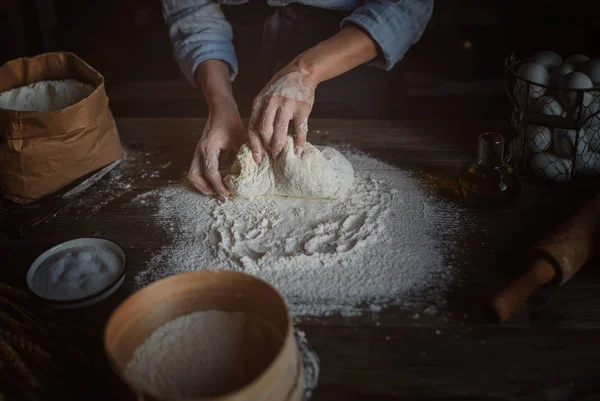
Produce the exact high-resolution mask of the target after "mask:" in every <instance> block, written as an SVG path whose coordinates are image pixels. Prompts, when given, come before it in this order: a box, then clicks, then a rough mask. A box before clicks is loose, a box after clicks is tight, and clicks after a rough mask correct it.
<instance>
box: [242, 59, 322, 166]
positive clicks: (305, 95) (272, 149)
mask: <svg viewBox="0 0 600 401" xmlns="http://www.w3.org/2000/svg"><path fill="white" fill-rule="evenodd" d="M315 87H316V83H315V82H313V80H312V79H311V78H310V74H309V73H308V72H306V71H304V70H302V69H301V68H299V67H294V66H288V67H286V68H284V69H283V70H281V71H280V72H279V73H278V74H276V75H275V76H274V77H273V79H271V81H270V82H269V83H268V84H267V86H265V88H264V89H263V90H262V91H261V92H260V93H259V95H258V96H257V97H256V99H254V102H253V103H252V115H251V117H250V122H249V125H248V139H249V142H250V149H251V150H252V155H253V158H254V161H255V162H256V163H260V161H261V160H262V158H263V157H264V154H265V151H266V152H269V153H270V154H271V155H272V156H273V157H274V158H277V157H279V155H280V154H281V151H282V150H283V149H284V147H285V144H286V139H287V134H288V126H289V123H290V121H294V128H295V133H294V154H296V156H300V155H301V154H302V147H303V146H304V142H306V134H307V132H308V116H309V115H310V112H311V110H312V105H313V101H314V97H315Z"/></svg>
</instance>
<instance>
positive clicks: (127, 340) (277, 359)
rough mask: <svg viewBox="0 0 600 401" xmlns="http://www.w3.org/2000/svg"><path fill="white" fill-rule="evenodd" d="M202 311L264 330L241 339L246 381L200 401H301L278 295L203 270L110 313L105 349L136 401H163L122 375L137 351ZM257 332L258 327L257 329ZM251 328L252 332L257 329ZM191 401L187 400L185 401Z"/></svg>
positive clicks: (256, 282)
mask: <svg viewBox="0 0 600 401" xmlns="http://www.w3.org/2000/svg"><path fill="white" fill-rule="evenodd" d="M201 310H223V311H229V312H244V313H247V314H248V316H254V317H256V318H257V319H259V320H260V321H262V322H266V323H267V324H268V327H269V329H267V330H265V326H260V329H253V330H249V331H248V332H247V333H245V334H244V336H245V337H244V340H243V341H244V342H245V343H246V344H247V347H246V348H247V350H248V352H246V354H245V356H244V357H243V360H241V361H240V363H241V364H242V366H243V367H244V369H245V371H246V372H247V377H248V381H247V383H246V384H245V385H244V386H243V387H241V388H235V389H232V391H231V392H229V393H227V394H223V395H219V396H214V397H202V398H195V399H197V400H204V401H300V400H301V399H302V395H303V390H304V388H303V387H304V380H303V371H302V357H301V356H300V353H299V350H298V345H297V344H296V340H295V337H294V330H293V326H292V321H291V318H290V316H289V313H288V310H287V306H286V304H285V301H284V299H283V298H282V297H281V295H280V294H279V293H278V292H277V291H276V290H275V289H274V288H273V287H271V286H270V285H269V284H267V283H266V282H264V281H262V280H260V279H257V278H255V277H252V276H249V275H247V274H244V273H239V272H235V271H230V270H203V271H197V272H191V273H183V274H179V275H175V276H172V277H169V278H166V279H163V280H159V281H157V282H155V283H153V284H151V285H149V286H147V287H145V288H144V289H142V290H140V291H138V292H137V293H135V294H133V295H131V296H130V297H129V298H127V299H126V300H125V301H124V302H123V303H122V304H121V305H119V307H118V308H117V309H116V310H115V311H114V312H113V314H112V316H111V317H110V319H109V320H108V323H107V325H106V329H105V332H104V347H105V349H106V353H107V355H108V358H109V360H110V362H111V365H112V366H113V369H114V370H115V372H116V373H117V374H118V376H119V377H120V378H121V380H123V381H124V382H125V383H126V384H127V385H128V386H129V387H130V388H131V389H132V390H133V392H134V393H135V394H136V395H137V397H138V400H145V401H150V400H161V401H163V400H165V399H163V398H161V397H159V396H157V395H156V394H150V393H149V392H148V391H147V390H146V389H143V388H141V387H139V386H138V385H136V384H135V383H132V382H131V381H130V380H128V379H127V378H126V377H125V375H124V371H125V368H126V366H127V363H128V362H129V360H130V359H131V356H132V355H133V352H134V351H135V350H136V348H137V347H138V346H139V345H140V344H142V343H143V342H144V340H145V339H146V338H147V337H148V336H149V335H150V334H152V333H153V332H154V331H155V330H156V329H158V328H159V327H160V326H162V325H164V324H165V323H167V322H169V321H171V320H173V319H175V318H177V317H179V316H182V315H187V314H190V313H193V312H196V311H201ZM256 327H258V326H256ZM256 327H255V328H256ZM186 400H190V398H186Z"/></svg>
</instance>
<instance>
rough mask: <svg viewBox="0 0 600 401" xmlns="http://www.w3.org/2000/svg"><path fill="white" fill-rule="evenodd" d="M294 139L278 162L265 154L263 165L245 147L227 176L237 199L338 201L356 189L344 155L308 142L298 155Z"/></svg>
mask: <svg viewBox="0 0 600 401" xmlns="http://www.w3.org/2000/svg"><path fill="white" fill-rule="evenodd" d="M293 149H294V143H293V139H292V137H288V139H287V143H286V145H285V149H284V150H283V152H282V153H281V155H280V156H279V158H277V159H273V158H272V157H271V156H270V155H268V154H265V156H264V157H263V159H262V160H261V162H260V164H256V163H255V162H254V159H253V158H252V151H251V150H250V148H249V147H248V145H247V144H246V145H243V146H242V148H241V149H240V151H239V153H238V154H237V159H236V161H235V163H234V164H233V166H232V167H231V170H232V173H233V174H231V175H228V176H227V177H225V185H227V188H229V191H230V193H231V195H232V196H233V197H238V198H253V197H256V196H264V195H271V196H292V197H298V198H316V199H337V198H341V197H343V196H344V195H346V193H347V192H348V190H349V189H350V188H351V187H352V183H353V181H354V169H353V168H352V165H351V164H350V162H349V161H348V159H346V158H345V157H344V156H343V155H342V154H341V153H340V152H338V151H337V150H335V149H333V148H330V147H316V146H313V145H311V144H310V143H308V142H306V143H305V145H304V152H303V153H302V155H300V156H296V155H295V154H294V152H293Z"/></svg>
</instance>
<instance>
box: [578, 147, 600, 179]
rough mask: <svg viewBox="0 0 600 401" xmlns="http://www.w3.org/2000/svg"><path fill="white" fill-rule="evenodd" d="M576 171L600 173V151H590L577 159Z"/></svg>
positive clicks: (580, 172) (592, 173)
mask: <svg viewBox="0 0 600 401" xmlns="http://www.w3.org/2000/svg"><path fill="white" fill-rule="evenodd" d="M575 171H576V172H577V173H579V174H581V175H598V174H600V153H598V152H593V151H589V152H586V153H584V154H582V155H581V156H578V157H577V159H576V160H575Z"/></svg>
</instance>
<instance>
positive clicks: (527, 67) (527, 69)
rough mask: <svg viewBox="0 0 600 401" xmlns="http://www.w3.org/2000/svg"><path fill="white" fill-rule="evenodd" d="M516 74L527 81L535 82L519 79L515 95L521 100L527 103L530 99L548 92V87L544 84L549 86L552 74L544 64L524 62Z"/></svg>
mask: <svg viewBox="0 0 600 401" xmlns="http://www.w3.org/2000/svg"><path fill="white" fill-rule="evenodd" d="M516 75H517V76H519V77H521V78H523V79H525V80H527V81H530V82H533V84H528V83H527V82H524V81H522V80H519V79H517V82H516V84H515V96H516V97H517V98H518V99H519V100H520V101H522V102H524V103H525V102H527V101H529V99H537V98H539V97H542V96H544V95H545V94H546V88H545V87H544V86H547V85H548V84H549V83H550V74H549V73H548V70H546V69H545V68H544V66H542V65H540V64H536V63H523V64H522V65H521V66H520V67H519V69H518V70H517V73H516ZM535 84H539V85H535ZM540 85H544V86H540ZM528 88H529V90H528Z"/></svg>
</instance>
